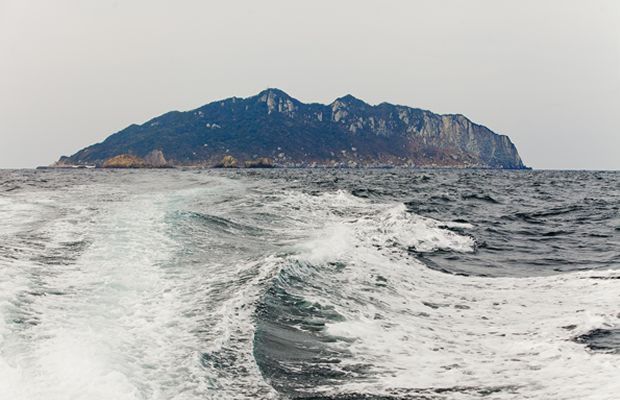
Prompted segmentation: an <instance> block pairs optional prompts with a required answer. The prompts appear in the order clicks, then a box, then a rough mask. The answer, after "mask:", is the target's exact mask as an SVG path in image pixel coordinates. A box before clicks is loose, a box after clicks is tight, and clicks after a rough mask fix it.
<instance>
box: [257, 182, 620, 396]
mask: <svg viewBox="0 0 620 400" xmlns="http://www.w3.org/2000/svg"><path fill="white" fill-rule="evenodd" d="M318 198H319V199H313V198H309V199H307V200H306V201H305V203H306V204H303V203H304V201H303V200H300V199H297V202H298V203H300V202H301V204H302V205H301V207H300V209H301V210H304V209H312V210H313V211H312V213H311V214H312V218H315V219H316V220H318V219H320V220H322V221H323V222H324V224H325V227H324V228H323V229H319V230H318V231H317V232H316V233H315V235H314V238H313V239H311V240H309V241H307V242H305V243H303V244H301V245H299V247H298V248H299V253H298V255H296V256H293V257H292V258H291V260H290V261H291V265H290V267H288V268H287V269H286V270H285V271H286V277H284V276H283V277H282V279H281V280H279V281H277V282H276V285H277V286H276V288H277V289H276V290H277V292H276V293H286V296H287V298H290V299H295V300H294V302H295V304H299V305H300V306H296V307H302V305H303V307H308V309H310V307H311V309H313V310H315V311H314V317H313V318H314V319H315V320H316V322H315V324H314V326H318V327H320V326H322V325H323V324H324V326H325V328H324V329H323V330H321V329H319V333H315V334H310V335H314V337H316V338H317V339H316V343H321V346H323V350H322V352H323V354H325V355H326V356H325V357H326V358H324V359H317V360H309V359H303V358H299V359H295V358H293V357H289V356H284V358H281V359H280V360H281V361H278V358H277V357H275V359H269V355H268V354H267V353H268V352H267V351H265V352H262V353H261V354H266V356H265V358H266V359H268V360H267V361H265V365H266V367H265V368H264V370H265V372H266V373H267V374H268V375H269V374H270V373H274V374H275V373H276V372H273V371H277V370H278V368H284V369H287V370H288V371H289V374H290V375H291V376H293V375H297V376H300V375H299V374H298V373H297V372H296V371H298V370H299V368H303V364H304V363H306V364H307V365H306V368H309V365H310V366H312V365H314V367H313V368H315V369H316V370H317V371H321V372H318V374H319V376H320V374H322V378H315V379H314V380H312V381H311V382H309V386H306V387H304V385H303V384H301V385H300V384H299V382H297V381H290V382H287V377H286V375H279V374H280V373H279V372H278V375H274V380H275V382H274V383H275V384H276V385H277V386H278V387H279V388H280V390H282V391H285V392H289V393H291V395H292V396H293V397H295V396H299V397H300V398H303V397H304V396H307V395H309V394H310V393H320V394H321V396H324V397H325V398H341V397H342V398H347V396H352V397H355V396H361V394H364V395H367V396H373V395H374V396H394V397H395V398H416V396H430V397H432V398H438V399H443V398H446V399H474V398H481V397H484V398H493V399H524V398H532V399H539V398H554V399H586V398H589V399H610V400H611V399H614V398H615V397H616V396H617V393H618V392H619V391H620V385H619V383H618V381H617V379H615V378H616V377H617V376H618V372H619V371H620V360H619V359H618V357H617V356H616V355H612V354H595V353H592V352H590V351H588V350H587V349H586V348H585V347H584V346H583V345H582V344H578V343H575V342H574V341H573V340H571V339H572V338H574V337H575V336H576V335H579V334H582V333H585V332H588V331H589V330H591V329H593V328H597V327H614V326H617V324H618V319H617V313H618V304H620V293H619V292H618V284H617V280H615V279H609V280H605V279H603V280H601V279H591V276H592V275H593V274H594V275H597V276H598V275H602V276H608V277H614V276H617V272H612V271H609V272H602V271H599V272H597V273H592V272H580V273H569V274H562V275H555V276H549V277H536V278H484V277H465V276H457V275H450V274H445V273H441V272H438V271H434V270H431V269H429V268H427V267H426V266H425V265H423V264H422V263H420V262H419V261H417V260H416V259H415V258H413V257H412V256H411V254H410V253H409V249H411V248H413V249H415V250H416V252H428V251H434V250H445V251H459V252H471V251H474V245H475V244H474V241H473V239H472V238H470V237H468V236H464V235H461V234H457V233H455V232H452V231H450V230H448V229H446V228H445V227H446V225H447V224H444V223H441V222H440V221H436V220H432V219H428V218H423V217H420V216H416V215H413V214H410V213H407V212H406V211H405V209H404V207H403V206H402V205H393V204H379V203H370V202H365V201H362V200H359V199H354V198H349V197H348V196H347V195H346V194H344V193H339V194H336V195H322V196H318ZM321 212H323V215H322V217H321V218H317V217H318V214H321ZM309 217H310V215H309ZM459 228H467V227H466V226H465V227H464V226H459ZM291 275H292V276H294V278H291ZM297 281H303V282H304V284H303V285H297V284H296V283H295V282H297ZM278 282H279V283H278ZM281 291H283V292H281ZM278 296H280V297H282V296H283V295H282V294H279V295H278ZM282 298H283V297H282ZM267 301H269V302H273V301H274V300H273V298H270V299H268V300H267ZM288 301H292V300H288ZM287 304H293V303H287ZM304 304H305V305H304ZM270 307H271V308H272V309H277V307H276V308H274V306H270ZM283 307H284V305H283ZM286 307H288V308H283V310H290V307H291V306H290V305H287V306H286ZM325 310H328V312H326V311H325ZM273 312H274V313H275V312H276V311H273ZM287 312H290V311H287ZM293 315H294V316H295V318H297V316H299V315H305V314H304V311H303V309H299V310H298V311H294V314H293ZM308 315H311V314H308ZM330 315H337V317H330ZM295 318H294V319H295ZM317 318H318V320H317ZM265 324H266V325H265V326H266V327H267V328H265V329H267V331H266V332H267V333H265V334H266V335H269V333H268V332H269V330H272V331H273V330H274V329H275V328H274V327H273V326H271V324H269V322H267V321H266V322H265ZM308 324H309V322H307V323H301V325H299V323H295V325H290V326H289V327H288V328H286V329H287V330H289V331H291V330H292V331H298V332H299V336H298V337H299V339H298V340H299V342H298V343H297V344H292V345H291V346H292V348H300V349H303V348H304V346H316V343H314V342H312V341H311V340H310V339H309V336H308V335H309V333H308V332H309V329H310V331H312V329H311V327H310V328H309V325H308ZM317 324H318V325H317ZM276 331H277V329H276ZM281 332H285V331H281ZM304 332H305V333H304ZM274 335H275V336H274V339H269V340H265V339H262V340H263V342H265V343H270V342H271V341H282V340H284V339H283V338H285V337H287V338H288V339H286V342H287V343H291V342H290V340H291V339H290V337H291V335H292V334H291V333H289V334H284V333H275V334H274ZM278 335H282V336H278ZM325 335H327V336H330V337H332V339H331V340H325V339H324V337H325ZM293 343H294V340H293ZM303 343H305V344H303ZM312 343H314V344H312ZM308 348H310V347H308ZM272 350H273V349H272ZM333 357H338V358H339V359H338V360H337V361H336V360H335V359H334V358H333ZM299 360H301V363H299V362H300V361H299ZM259 364H260V360H259ZM267 365H269V367H267ZM274 365H276V366H277V367H274ZM274 368H275V369H274ZM270 370H271V372H270ZM301 376H303V375H301ZM339 396H341V397H339ZM355 398H357V397H355Z"/></svg>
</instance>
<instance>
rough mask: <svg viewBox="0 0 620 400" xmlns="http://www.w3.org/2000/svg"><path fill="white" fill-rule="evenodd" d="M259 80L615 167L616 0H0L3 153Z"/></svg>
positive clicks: (619, 10)
mask: <svg viewBox="0 0 620 400" xmlns="http://www.w3.org/2000/svg"><path fill="white" fill-rule="evenodd" d="M267 87H278V88H280V89H283V90H284V91H286V92H287V93H289V94H290V95H292V96H293V97H296V98H298V99H299V100H301V101H304V102H325V103H327V102H331V101H332V100H334V99H335V98H336V97H339V96H341V95H344V94H347V93H351V94H353V95H355V96H356V97H359V98H361V99H364V100H366V101H367V102H369V103H371V104H376V103H380V102H382V101H387V102H391V103H398V104H405V105H409V106H413V107H420V108H425V109H430V110H432V111H434V112H438V113H462V114H465V115H466V116H468V117H469V118H471V119H472V120H473V121H475V122H478V123H481V124H484V125H486V126H488V127H489V128H491V129H493V130H494V131H496V132H498V133H503V134H507V135H509V136H510V137H511V139H512V140H513V142H515V144H516V145H517V147H518V149H519V152H520V154H521V156H522V158H523V159H524V161H525V163H526V164H528V165H530V166H533V167H535V168H558V169H562V168H586V169H620V129H619V125H618V118H619V117H620V1H617V0H581V1H574V0H547V1H542V0H514V1H508V0H505V1H501V0H467V1H466V0H452V1H448V0H444V1H438V0H426V1H413V0H403V1H396V0H394V1H389V0H381V1H379V0H376V1H362V0H339V1H335V0H312V1H305V2H301V1H290V0H278V1H275V0H274V1H253V0H248V1H231V0H226V1H205V0H177V1H172V0H170V1H163V0H126V1H120V0H117V1H112V0H55V1H48V0H39V1H35V0H0V168H9V167H34V166H36V165H42V164H43V165H45V164H49V163H51V162H53V161H55V160H56V159H58V157H59V156H60V155H62V154H67V155H68V154H72V153H74V152H75V151H77V150H79V149H80V148H82V147H84V146H86V145H89V144H92V143H95V142H98V141H101V140H103V139H104V138H105V137H107V136H108V135H109V134H111V133H113V132H116V131H118V130H120V129H122V128H124V127H126V126H127V125H129V124H131V123H142V122H144V121H146V120H148V119H150V118H152V117H154V116H157V115H159V114H162V113H164V112H166V111H170V110H188V109H192V108H195V107H198V106H201V105H203V104H205V103H208V102H211V101H213V100H217V99H221V98H225V97H231V96H242V97H245V96H250V95H253V94H256V93H258V92H259V91H260V90H262V89H265V88H267Z"/></svg>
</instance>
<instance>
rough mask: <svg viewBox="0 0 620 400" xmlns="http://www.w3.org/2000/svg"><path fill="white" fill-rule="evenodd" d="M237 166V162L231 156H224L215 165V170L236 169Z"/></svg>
mask: <svg viewBox="0 0 620 400" xmlns="http://www.w3.org/2000/svg"><path fill="white" fill-rule="evenodd" d="M238 166H239V162H238V161H237V159H236V158H235V157H233V156H231V155H225V156H224V157H223V158H222V161H220V162H219V163H218V164H216V165H215V168H237V167H238Z"/></svg>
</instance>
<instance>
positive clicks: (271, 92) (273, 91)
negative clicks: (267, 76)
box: [255, 88, 292, 100]
mask: <svg viewBox="0 0 620 400" xmlns="http://www.w3.org/2000/svg"><path fill="white" fill-rule="evenodd" d="M255 97H258V98H259V99H260V98H263V97H264V98H267V97H272V98H275V97H279V98H283V99H288V100H290V99H292V97H291V96H289V95H288V94H287V93H286V92H285V91H284V90H281V89H278V88H267V89H265V90H263V91H261V92H260V93H259V94H257V95H256V96H255Z"/></svg>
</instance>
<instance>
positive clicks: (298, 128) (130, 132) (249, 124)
mask: <svg viewBox="0 0 620 400" xmlns="http://www.w3.org/2000/svg"><path fill="white" fill-rule="evenodd" d="M119 154H133V155H136V156H138V157H142V158H148V160H149V163H154V164H161V163H167V164H172V165H201V166H216V165H220V164H221V162H222V160H223V158H224V157H225V156H231V157H233V158H234V159H235V160H238V161H239V165H253V163H255V162H256V161H257V160H261V159H269V160H270V162H271V163H272V164H273V165H274V166H349V167H355V166H416V167H480V168H517V169H518V168H525V166H524V165H523V162H522V161H521V158H520V157H519V154H518V152H517V149H516V148H515V146H514V144H513V143H512V142H511V141H510V139H509V138H508V137H507V136H504V135H498V134H496V133H494V132H492V131H491V130H490V129H488V128H486V127H484V126H482V125H478V124H475V123H473V122H471V121H470V120H469V119H467V118H466V117H464V116H462V115H438V114H434V113H432V112H430V111H426V110H421V109H417V108H410V107H406V106H400V105H393V104H388V103H381V104H379V105H376V106H372V105H369V104H367V103H365V102H363V101H361V100H359V99H356V98H355V97H353V96H350V95H349V96H345V97H341V98H339V99H337V100H335V101H334V102H332V103H331V104H328V105H323V104H304V103H301V102H300V101H298V100H296V99H294V98H292V97H290V96H288V95H287V94H286V93H284V92H282V91H280V90H278V89H268V90H265V91H263V92H261V93H259V94H258V95H256V96H253V97H248V98H245V99H240V98H229V99H226V100H222V101H217V102H214V103H210V104H207V105H205V106H203V107H200V108H198V109H196V110H192V111H187V112H178V111H174V112H170V113H167V114H164V115H162V116H160V117H157V118H154V119H152V120H150V121H148V122H146V123H144V124H143V125H131V126H130V127H128V128H126V129H124V130H122V131H120V132H118V133H115V134H113V135H111V136H110V137H108V138H107V139H106V140H105V141H103V142H102V143H98V144H95V145H92V146H89V147H87V148H85V149H83V150H80V151H79V152H77V153H75V154H74V155H72V156H70V157H63V158H61V160H60V162H62V163H63V164H77V165H81V164H94V165H103V163H104V162H105V161H106V160H108V159H109V158H112V157H115V156H117V155H119Z"/></svg>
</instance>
